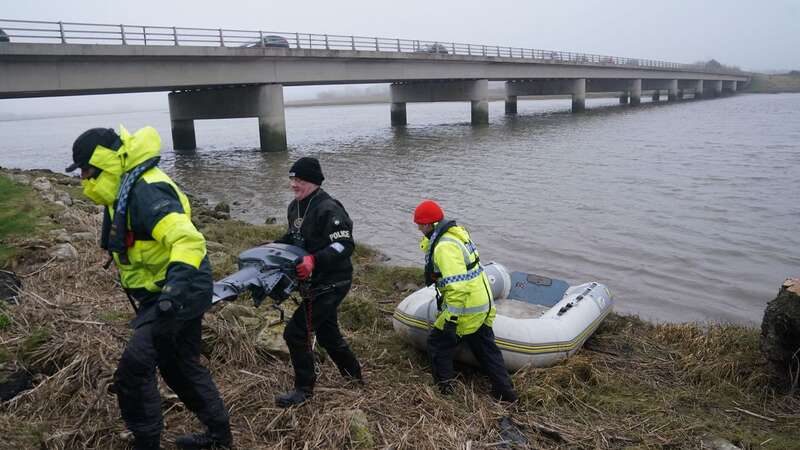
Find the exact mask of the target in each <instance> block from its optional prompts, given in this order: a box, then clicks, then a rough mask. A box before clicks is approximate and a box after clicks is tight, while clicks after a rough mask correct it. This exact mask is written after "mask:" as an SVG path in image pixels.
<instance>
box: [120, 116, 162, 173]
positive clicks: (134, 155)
mask: <svg viewBox="0 0 800 450" xmlns="http://www.w3.org/2000/svg"><path fill="white" fill-rule="evenodd" d="M119 137H120V139H121V140H122V147H120V148H119V150H117V157H118V158H119V159H120V163H121V166H122V171H123V172H129V171H130V170H132V169H133V168H134V167H136V166H138V165H139V164H141V163H143V162H145V161H147V160H148V159H151V158H155V157H156V156H160V155H161V136H159V135H158V131H156V129H155V128H153V127H144V128H142V129H140V130H138V131H137V132H136V133H134V134H130V133H129V132H128V130H126V129H125V127H123V126H120V127H119Z"/></svg>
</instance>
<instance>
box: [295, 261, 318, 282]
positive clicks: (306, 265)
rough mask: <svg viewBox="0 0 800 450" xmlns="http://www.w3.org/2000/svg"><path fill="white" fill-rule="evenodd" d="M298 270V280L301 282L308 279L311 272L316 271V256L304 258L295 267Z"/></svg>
mask: <svg viewBox="0 0 800 450" xmlns="http://www.w3.org/2000/svg"><path fill="white" fill-rule="evenodd" d="M295 270H297V278H299V279H301V280H305V279H308V277H310V276H311V272H313V271H314V255H306V256H303V261H302V262H301V263H300V264H298V265H297V267H295Z"/></svg>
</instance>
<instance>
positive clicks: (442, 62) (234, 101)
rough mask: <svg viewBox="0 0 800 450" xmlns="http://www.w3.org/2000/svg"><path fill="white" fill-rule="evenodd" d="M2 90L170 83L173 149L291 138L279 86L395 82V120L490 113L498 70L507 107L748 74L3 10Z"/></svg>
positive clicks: (691, 87)
mask: <svg viewBox="0 0 800 450" xmlns="http://www.w3.org/2000/svg"><path fill="white" fill-rule="evenodd" d="M0 28H2V29H4V30H5V33H6V34H7V35H8V42H2V41H0V98H20V97H46V96H63V95H86V94H106V93H125V92H151V91H169V92H170V93H169V96H168V98H169V109H170V118H171V121H172V138H173V144H174V147H175V148H176V149H194V148H195V147H196V139H195V131H194V121H195V120H199V119H222V118H241V117H258V121H259V136H260V144H261V149H262V150H268V151H272V150H285V149H286V126H285V119H284V104H283V103H284V102H283V86H303V85H322V84H348V83H391V102H392V103H391V109H390V118H391V119H390V120H391V123H392V125H395V126H402V125H405V124H406V123H407V116H406V103H408V102H440V101H465V102H466V101H468V102H470V103H471V120H472V123H473V124H484V123H488V121H489V112H488V111H489V110H488V100H489V95H488V82H489V81H505V90H506V104H505V111H506V113H507V114H515V113H516V111H517V98H518V97H519V96H526V95H552V94H566V95H571V96H572V111H573V112H580V111H583V110H584V108H585V98H586V93H587V92H614V93H618V94H619V96H620V103H624V104H629V105H631V106H635V105H638V104H639V103H640V102H641V97H642V92H643V91H650V92H651V94H652V96H653V97H652V98H653V100H655V101H658V100H659V99H660V97H661V94H662V93H665V94H666V95H667V99H668V100H669V101H679V100H682V99H683V98H684V97H685V96H687V95H690V96H692V97H693V98H703V97H708V96H711V97H716V96H719V95H722V94H723V93H725V92H728V93H733V92H736V90H737V89H739V87H741V86H742V85H744V84H746V83H748V82H749V79H750V77H749V75H748V74H746V73H743V72H741V71H736V70H730V69H726V70H721V69H709V68H707V67H704V66H696V65H688V64H678V63H671V62H665V61H654V60H641V59H631V58H620V57H612V56H604V55H592V54H582V53H571V52H557V51H549V50H536V49H524V48H514V47H501V46H490V45H483V44H480V45H476V44H460V43H454V42H449V43H448V42H435V41H420V40H409V39H389V38H373V37H360V36H333V35H318V34H307V33H303V34H301V33H281V32H265V31H244V30H223V29H196V28H177V27H154V26H139V25H108V24H76V23H63V22H32V21H16V20H3V19H0Z"/></svg>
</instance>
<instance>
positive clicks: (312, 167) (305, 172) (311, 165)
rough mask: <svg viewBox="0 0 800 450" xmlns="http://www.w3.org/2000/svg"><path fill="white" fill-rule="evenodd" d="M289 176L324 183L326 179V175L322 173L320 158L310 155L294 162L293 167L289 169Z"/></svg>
mask: <svg viewBox="0 0 800 450" xmlns="http://www.w3.org/2000/svg"><path fill="white" fill-rule="evenodd" d="M289 176H290V177H297V178H300V179H301V180H305V181H308V182H310V183H314V184H322V181H323V180H325V176H324V175H322V167H320V165H319V160H318V159H317V158H311V157H309V156H304V157H302V158H300V159H298V160H297V161H295V163H294V164H292V168H291V169H289Z"/></svg>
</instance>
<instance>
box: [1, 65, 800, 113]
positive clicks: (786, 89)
mask: <svg viewBox="0 0 800 450" xmlns="http://www.w3.org/2000/svg"><path fill="white" fill-rule="evenodd" d="M651 92H652V91H642V96H643V97H644V96H649V95H650V93H651ZM740 92H743V93H750V94H793V93H800V76H793V75H759V76H756V77H754V78H753V83H752V84H751V86H750V87H748V88H746V89H742V90H741V91H740ZM618 96H619V94H618V93H612V92H589V93H587V94H586V98H592V99H596V98H617V97H618ZM568 98H570V95H569V94H565V95H531V96H520V97H518V100H556V99H568ZM504 100H505V95H504V94H503V93H498V92H491V93H490V94H489V101H490V102H500V101H504ZM388 103H391V99H390V98H389V97H384V96H367V97H342V98H332V99H308V100H292V101H287V102H285V104H284V105H285V107H286V108H306V107H315V106H348V105H375V104H388ZM139 112H160V113H168V112H169V110H168V109H167V108H157V109H154V108H143V109H130V110H122V111H94V112H84V113H67V112H64V113H55V114H20V115H11V116H3V115H1V114H0V122H16V121H24V120H40V119H57V118H61V117H85V116H98V115H103V114H124V113H139Z"/></svg>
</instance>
